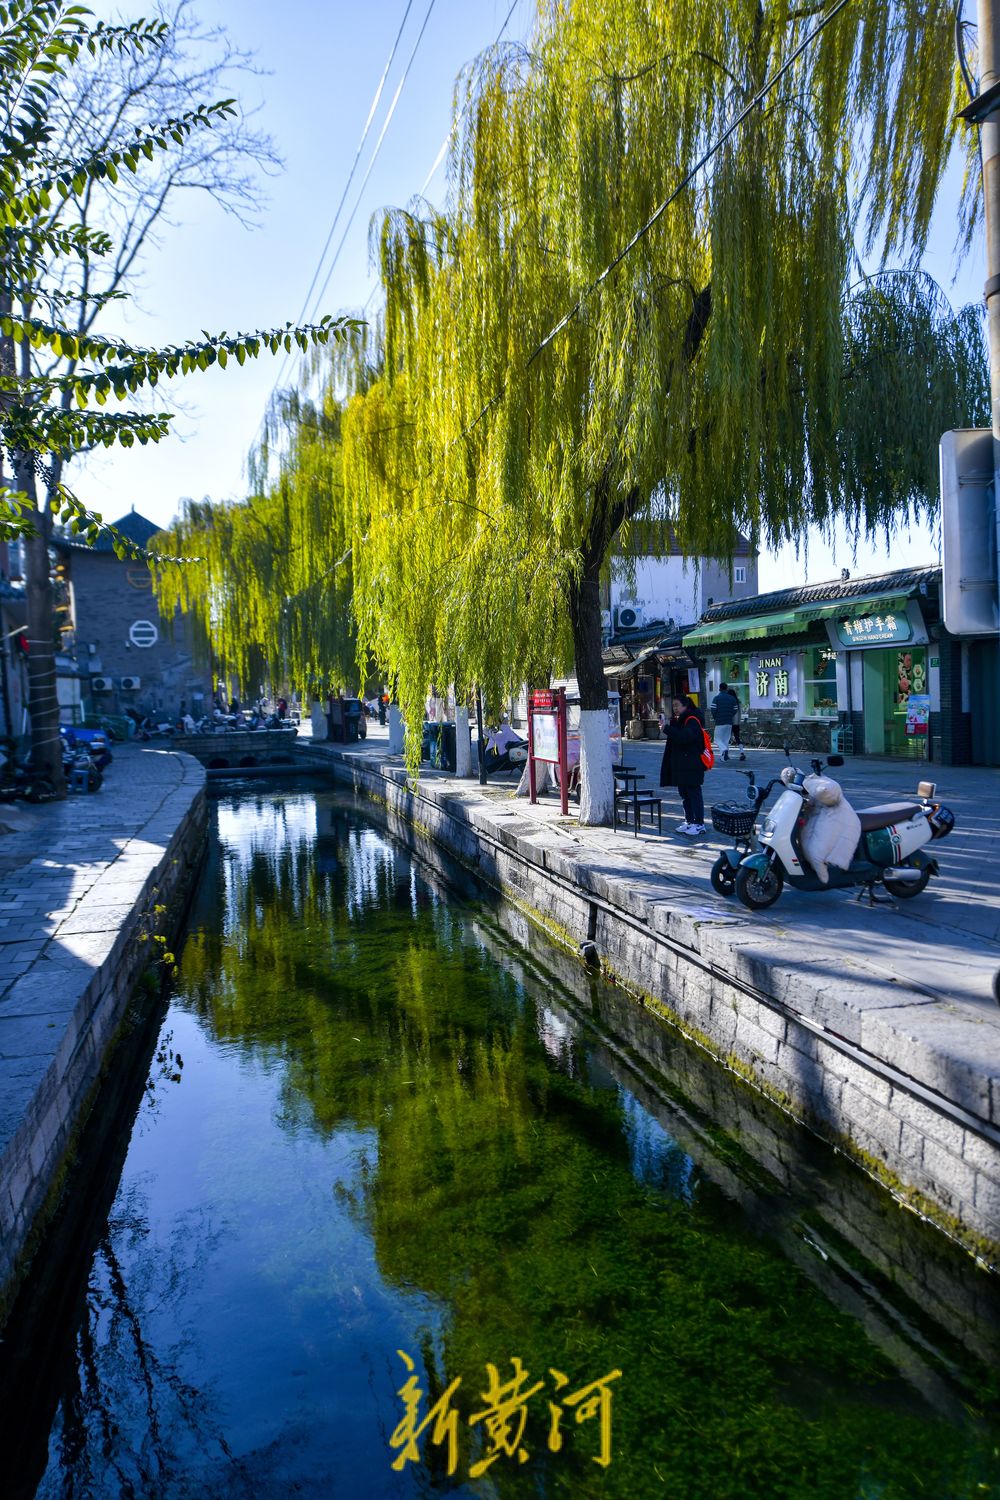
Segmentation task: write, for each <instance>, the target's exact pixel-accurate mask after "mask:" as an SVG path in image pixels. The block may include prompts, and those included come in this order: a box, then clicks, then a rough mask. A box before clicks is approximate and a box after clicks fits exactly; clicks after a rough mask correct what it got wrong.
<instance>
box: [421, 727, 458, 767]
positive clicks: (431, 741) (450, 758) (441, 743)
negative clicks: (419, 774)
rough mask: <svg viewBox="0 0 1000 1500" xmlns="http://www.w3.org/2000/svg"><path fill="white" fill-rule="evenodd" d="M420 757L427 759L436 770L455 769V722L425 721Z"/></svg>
mask: <svg viewBox="0 0 1000 1500" xmlns="http://www.w3.org/2000/svg"><path fill="white" fill-rule="evenodd" d="M420 759H421V760H426V761H427V762H428V763H429V764H430V765H431V766H432V767H433V768H434V769H435V770H440V771H454V769H455V764H456V761H455V725H454V724H453V723H444V724H438V723H432V722H431V721H430V720H425V722H424V732H423V736H422V738H421V741H420Z"/></svg>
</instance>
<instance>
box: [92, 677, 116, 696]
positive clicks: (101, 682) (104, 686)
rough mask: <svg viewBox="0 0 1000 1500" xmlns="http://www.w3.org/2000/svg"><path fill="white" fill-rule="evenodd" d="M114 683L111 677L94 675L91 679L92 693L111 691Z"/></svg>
mask: <svg viewBox="0 0 1000 1500" xmlns="http://www.w3.org/2000/svg"><path fill="white" fill-rule="evenodd" d="M113 686H114V683H113V682H112V681H111V678H110V677H92V678H91V679H90V691H91V692H92V693H110V692H111V689H112V688H113Z"/></svg>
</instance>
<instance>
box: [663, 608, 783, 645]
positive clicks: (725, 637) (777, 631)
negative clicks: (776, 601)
mask: <svg viewBox="0 0 1000 1500" xmlns="http://www.w3.org/2000/svg"><path fill="white" fill-rule="evenodd" d="M806 624H807V622H806V621H803V619H802V617H801V615H800V614H799V611H798V610H795V609H786V610H784V611H783V612H782V613H781V614H777V615H745V616H743V618H742V619H741V618H736V619H733V620H713V621H712V623H711V624H710V625H699V626H698V627H697V628H696V629H695V630H689V631H687V632H686V634H685V636H684V646H685V648H686V647H688V646H692V645H693V646H707V645H709V644H710V643H712V642H715V641H719V642H721V641H762V640H765V639H766V638H767V637H768V636H772V635H798V634H799V632H800V631H802V630H805V628H806Z"/></svg>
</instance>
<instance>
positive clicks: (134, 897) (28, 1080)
mask: <svg viewBox="0 0 1000 1500" xmlns="http://www.w3.org/2000/svg"><path fill="white" fill-rule="evenodd" d="M127 754H128V759H126V756H127ZM115 759H116V766H115V770H114V773H113V774H114V778H115V781H110V780H109V782H108V784H107V786H106V788H105V790H104V791H103V792H102V793H101V794H100V800H98V798H97V797H94V798H87V799H76V800H74V801H71V802H67V803H64V804H58V805H54V804H53V805H50V806H49V807H45V808H39V809H37V813H38V814H39V815H41V816H43V817H44V819H45V820H47V821H46V822H45V827H46V828H47V829H48V843H47V844H43V850H42V851H40V852H44V854H46V855H48V856H53V857H49V858H44V859H41V860H35V861H33V862H32V863H31V864H29V865H28V866H26V867H25V868H24V869H23V871H21V872H20V873H19V877H18V879H19V882H20V885H21V888H23V889H24V890H25V891H27V892H29V893H30V891H31V889H32V880H33V877H34V878H36V888H38V889H41V888H42V887H44V885H45V881H46V878H48V879H49V880H50V882H51V884H52V888H53V889H55V888H57V887H58V888H59V889H60V891H61V892H62V894H61V896H60V898H59V899H60V900H61V901H62V903H63V908H64V909H63V910H62V911H57V912H53V914H52V915H51V917H48V918H46V916H45V915H44V914H41V915H40V916H39V917H38V919H37V921H38V927H39V929H41V930H40V934H39V941H38V952H37V956H36V957H35V959H34V961H33V962H32V964H31V965H30V967H29V968H27V970H26V971H25V972H24V973H23V974H22V975H21V976H20V977H19V978H18V979H17V980H16V981H15V983H14V984H13V985H12V986H11V987H10V988H9V989H8V990H7V992H6V993H5V994H4V995H3V998H2V1000H0V1079H2V1084H3V1109H2V1111H0V1322H2V1319H3V1316H4V1315H5V1313H6V1310H7V1308H8V1307H9V1305H10V1301H11V1299H12V1297H13V1294H14V1292H15V1291H16V1288H17V1284H18V1282H19V1278H20V1276H21V1274H22V1272H23V1270H24V1268H25V1265H26V1263H27V1261H28V1259H29V1258H30V1254H31V1250H32V1248H33V1245H34V1243H35V1242H36V1240H37V1238H38V1236H39V1235H40V1233H41V1231H42V1229H43V1228H44V1226H45V1224H46V1223H47V1222H48V1219H49V1217H50V1214H51V1212H52V1210H53V1209H54V1208H55V1205H56V1203H57V1202H58V1197H59V1189H60V1186H61V1183H62V1179H63V1175H64V1170H65V1167H66V1165H67V1164H68V1161H69V1159H70V1158H71V1156H72V1152H73V1148H74V1144H75V1142H76V1140H77V1138H78V1134H79V1132H80V1130H81V1129H82V1126H83V1124H84V1123H85V1121H86V1118H87V1115H88V1113H89V1111H90V1108H91V1105H92V1103H93V1100H94V1098H95V1095H96V1092H97V1086H98V1083H99V1080H100V1077H101V1074H102V1071H103V1069H104V1067H105V1064H106V1062H107V1059H108V1056H109V1054H110V1052H111V1050H112V1048H113V1044H114V1041H115V1038H116V1035H117V1034H118V1032H119V1028H120V1026H121V1025H122V1022H123V1019H124V1018H125V1016H126V1012H127V1010H128V1006H129V1003H130V1001H131V999H132V997H133V995H134V993H135V991H136V987H137V985H138V982H139V980H140V977H141V976H142V975H143V973H144V971H146V970H147V969H149V967H150V965H151V963H154V964H155V963H156V962H157V961H159V962H161V963H162V957H161V955H162V953H163V952H164V951H165V950H166V949H167V948H168V946H169V944H171V943H172V942H173V940H174V938H175V937H176V936H177V935H178V933H179V930H180V923H181V919H182V917H183V913H184V910H185V908H186V903H187V895H188V892H189V889H190V886H191V882H192V879H193V876H194V874H195V873H196V871H197V868H198V865H199V863H200V860H201V855H202V851H203V848H204V841H205V831H206V827H207V804H206V799H205V772H204V770H203V768H202V767H201V766H200V765H199V764H198V763H197V762H196V761H194V760H192V759H191V758H190V757H189V756H182V755H176V754H173V753H171V754H168V755H156V756H149V755H145V754H140V753H139V752H127V753H126V752H119V753H118V754H116V757H115ZM115 782H117V783H118V785H116V784H115ZM40 833H41V829H40ZM36 866H38V868H35V867H36ZM42 867H44V869H43V868H42ZM95 871H96V873H95ZM38 876H41V877H42V878H41V880H38V879H37V877H38ZM81 879H82V882H83V885H84V886H85V889H83V894H81V895H80V896H79V898H78V899H75V898H74V890H75V888H79V886H80V882H81ZM60 880H62V881H63V882H64V883H63V884H61V885H60V884H59V882H60ZM50 899H51V898H50ZM157 937H159V938H161V939H165V940H166V942H162V941H161V942H157V941H156V939H157Z"/></svg>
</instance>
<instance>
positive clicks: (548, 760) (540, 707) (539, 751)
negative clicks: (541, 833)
mask: <svg viewBox="0 0 1000 1500" xmlns="http://www.w3.org/2000/svg"><path fill="white" fill-rule="evenodd" d="M536 761H542V762H543V763H544V764H546V765H555V766H558V767H559V797H560V803H561V806H562V812H563V817H566V816H567V814H568V813H569V786H568V782H569V768H568V765H567V757H566V691H565V689H564V688H556V689H555V690H554V691H552V690H546V691H543V692H537V693H532V694H531V697H530V698H529V700H528V789H529V795H530V799H531V801H532V802H537V801H538V792H537V789H536V781H535V762H536Z"/></svg>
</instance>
